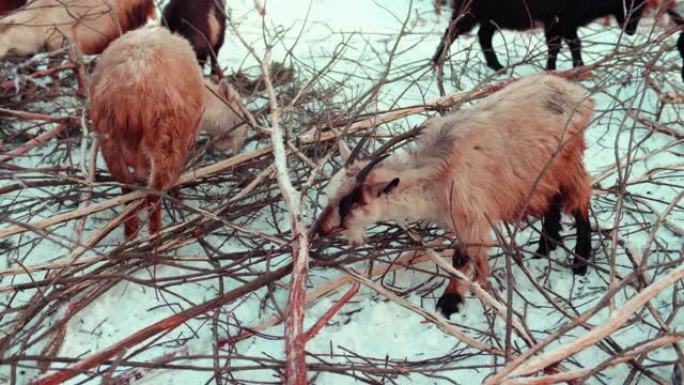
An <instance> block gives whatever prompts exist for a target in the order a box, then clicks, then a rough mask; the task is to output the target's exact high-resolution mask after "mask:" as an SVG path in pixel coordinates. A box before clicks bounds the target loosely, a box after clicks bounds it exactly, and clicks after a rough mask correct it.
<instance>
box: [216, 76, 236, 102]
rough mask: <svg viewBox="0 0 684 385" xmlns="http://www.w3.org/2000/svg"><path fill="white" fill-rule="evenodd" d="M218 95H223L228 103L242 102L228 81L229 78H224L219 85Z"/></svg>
mask: <svg viewBox="0 0 684 385" xmlns="http://www.w3.org/2000/svg"><path fill="white" fill-rule="evenodd" d="M217 92H218V94H219V95H221V97H223V98H224V99H226V101H227V102H233V101H236V100H240V94H238V92H237V91H236V90H235V88H233V86H232V85H231V84H230V82H229V81H228V78H223V79H221V81H220V82H219V84H218V91H217Z"/></svg>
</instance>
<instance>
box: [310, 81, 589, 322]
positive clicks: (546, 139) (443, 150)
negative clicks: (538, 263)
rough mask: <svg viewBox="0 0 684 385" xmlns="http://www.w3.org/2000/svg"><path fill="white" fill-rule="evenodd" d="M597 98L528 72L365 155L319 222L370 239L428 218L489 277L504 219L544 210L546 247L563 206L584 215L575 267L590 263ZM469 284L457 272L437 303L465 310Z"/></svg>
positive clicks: (333, 184)
mask: <svg viewBox="0 0 684 385" xmlns="http://www.w3.org/2000/svg"><path fill="white" fill-rule="evenodd" d="M592 112H593V102H592V101H591V100H590V99H589V98H588V96H587V94H586V92H585V90H584V89H582V88H581V87H579V86H577V85H574V84H572V83H570V82H568V81H566V80H564V79H562V78H558V77H555V76H551V75H538V76H531V77H527V78H524V79H521V80H519V81H517V82H515V83H513V84H511V85H509V86H507V87H506V88H504V89H502V90H501V91H498V92H496V93H494V94H492V95H491V96H489V97H488V98H486V99H485V100H483V101H482V102H481V103H480V104H479V105H477V106H476V107H474V108H472V109H468V110H459V111H455V112H452V113H450V114H448V115H446V116H444V117H438V118H434V119H431V120H430V121H428V123H427V124H426V127H425V129H424V130H423V133H422V137H421V139H420V140H419V141H418V144H417V146H416V147H415V148H413V149H412V150H410V151H408V152H407V153H401V154H396V155H392V156H390V157H389V158H387V159H384V158H382V157H380V158H375V159H374V160H371V161H367V160H366V161H356V162H353V163H351V164H349V165H348V166H346V167H345V168H343V169H342V170H340V171H339V172H338V173H337V174H336V175H335V176H334V177H333V178H332V179H331V181H330V183H329V185H328V198H329V203H328V205H327V207H326V208H325V209H324V211H323V213H322V214H321V216H320V218H319V220H318V222H317V224H316V228H315V229H314V231H316V232H317V233H318V234H321V235H328V234H333V233H336V232H342V233H343V234H344V235H345V236H346V238H348V239H349V240H350V241H352V242H353V243H357V244H358V243H362V242H363V241H364V232H365V229H366V227H367V226H369V225H371V224H373V223H376V222H378V221H386V220H405V219H410V220H424V221H428V222H432V223H434V224H437V225H439V226H441V227H443V228H445V229H449V230H450V231H452V232H454V233H456V235H457V236H458V238H459V241H460V247H459V248H458V249H456V250H455V251H454V256H453V265H454V267H456V268H458V269H460V270H463V271H464V272H466V270H467V268H468V263H467V262H468V261H469V260H471V261H473V263H474V270H475V274H474V276H475V279H476V280H478V281H479V283H480V284H481V285H483V286H486V284H487V281H486V279H487V277H488V276H489V274H490V272H489V265H488V261H487V251H488V249H489V247H490V245H491V243H492V236H491V234H490V233H491V229H492V224H494V223H496V222H500V221H503V222H514V221H517V220H518V219H520V218H521V217H524V216H526V215H531V216H535V217H541V216H543V217H544V222H543V226H542V238H541V240H540V243H539V248H538V250H537V254H539V255H542V256H544V255H547V254H548V253H549V251H550V250H553V249H555V248H556V246H557V244H558V243H559V242H560V239H561V237H560V234H559V231H560V229H561V225H560V217H561V210H562V209H564V210H565V211H566V212H567V213H569V214H572V215H574V217H575V220H576V222H577V244H576V248H575V253H576V257H575V260H574V262H573V270H574V271H575V273H577V274H584V273H586V271H587V264H588V260H589V257H590V253H591V238H590V236H591V235H590V226H589V213H588V210H589V198H590V196H591V186H590V179H589V176H588V174H587V172H586V171H585V168H584V165H583V161H582V158H583V154H584V149H585V142H584V132H583V131H584V129H585V128H586V127H587V125H588V124H589V121H590V119H591V114H592ZM465 289H466V286H465V285H464V284H463V283H462V282H460V281H458V280H457V279H452V280H451V282H450V283H449V286H448V287H447V288H446V290H445V292H444V294H443V295H442V297H441V298H440V299H439V301H438V302H437V307H438V308H440V309H441V311H442V313H443V314H444V315H445V316H447V317H448V316H449V315H450V314H452V313H454V312H456V311H458V305H459V304H460V303H461V302H462V296H463V294H464V291H465Z"/></svg>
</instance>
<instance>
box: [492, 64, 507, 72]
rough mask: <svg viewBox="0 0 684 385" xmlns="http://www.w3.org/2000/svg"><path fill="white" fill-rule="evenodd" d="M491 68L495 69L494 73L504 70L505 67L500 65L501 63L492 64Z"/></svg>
mask: <svg viewBox="0 0 684 385" xmlns="http://www.w3.org/2000/svg"><path fill="white" fill-rule="evenodd" d="M489 68H491V69H493V70H494V72H499V71H501V70H502V69H504V66H502V65H501V64H499V63H492V64H490V65H489Z"/></svg>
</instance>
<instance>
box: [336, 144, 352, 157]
mask: <svg viewBox="0 0 684 385" xmlns="http://www.w3.org/2000/svg"><path fill="white" fill-rule="evenodd" d="M337 147H339V148H340V156H342V159H343V160H344V161H345V162H346V161H347V160H348V159H349V157H350V156H351V150H350V149H349V146H347V143H345V142H344V141H343V140H340V141H339V142H337Z"/></svg>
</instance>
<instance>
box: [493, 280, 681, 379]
mask: <svg viewBox="0 0 684 385" xmlns="http://www.w3.org/2000/svg"><path fill="white" fill-rule="evenodd" d="M680 279H684V267H680V268H678V269H676V270H673V271H672V272H670V273H669V274H668V275H666V276H664V277H662V278H661V279H659V280H658V281H657V282H655V283H653V284H651V285H650V286H648V287H646V288H645V289H644V290H642V291H641V292H639V293H638V294H637V295H635V296H634V297H633V298H632V299H630V300H629V301H627V302H626V303H625V304H624V305H623V307H622V308H621V309H619V310H617V311H615V312H614V313H613V314H611V316H610V318H609V319H608V320H607V321H606V322H605V323H603V324H602V325H599V326H597V327H595V328H593V329H592V330H590V331H588V332H587V333H585V334H584V335H583V336H582V337H579V338H576V339H574V340H572V341H570V342H568V343H565V344H563V345H562V346H560V347H558V348H555V349H553V350H552V351H549V352H547V353H543V354H541V355H539V356H536V357H533V358H530V359H528V360H527V361H523V360H520V359H516V360H513V361H512V362H511V363H509V364H508V365H507V366H506V367H505V368H504V369H503V370H501V371H500V372H499V373H498V374H497V375H495V376H493V377H491V378H489V379H488V380H487V381H486V382H485V385H494V384H497V385H499V384H501V385H503V384H513V383H514V382H513V380H514V379H515V378H516V377H521V376H525V375H530V374H534V373H537V372H539V371H541V370H543V369H544V368H546V367H548V366H551V365H553V364H555V363H557V362H559V361H561V360H563V359H565V358H567V357H570V356H571V355H573V354H575V353H577V352H580V351H582V350H584V349H586V348H587V347H589V346H592V345H594V344H596V343H597V342H599V341H601V340H602V339H604V338H605V337H607V336H609V335H610V334H612V333H613V332H614V331H616V330H617V329H619V328H620V327H621V326H622V325H624V323H625V322H627V321H628V320H629V318H630V317H631V316H632V315H633V314H635V313H636V312H637V311H638V310H639V309H641V308H642V307H643V306H644V305H645V304H646V303H647V302H648V301H650V300H651V299H652V298H653V297H655V296H656V295H658V294H659V293H660V292H662V291H663V290H664V289H666V288H668V287H669V286H671V285H673V284H674V283H675V282H677V281H678V280H680ZM540 343H544V341H542V342H540Z"/></svg>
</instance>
